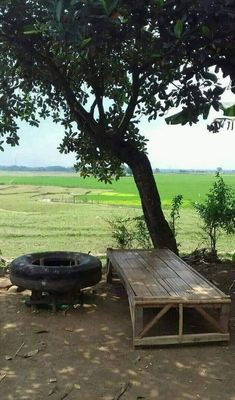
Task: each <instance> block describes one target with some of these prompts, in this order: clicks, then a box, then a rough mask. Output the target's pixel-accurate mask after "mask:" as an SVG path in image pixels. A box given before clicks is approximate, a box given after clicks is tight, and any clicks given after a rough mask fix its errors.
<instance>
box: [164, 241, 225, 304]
mask: <svg viewBox="0 0 235 400" xmlns="http://www.w3.org/2000/svg"><path fill="white" fill-rule="evenodd" d="M160 251H162V250H160ZM164 254H165V256H166V254H168V255H170V256H171V257H172V258H174V260H175V262H176V260H177V265H179V263H181V264H183V265H184V266H185V267H186V268H187V269H188V270H189V271H191V272H192V273H193V274H194V275H195V276H197V278H199V280H203V282H204V283H207V284H208V285H209V286H210V287H212V288H214V290H215V291H216V292H217V293H218V294H220V295H221V297H229V296H226V295H225V294H224V293H223V292H222V291H221V290H220V289H218V288H217V287H216V286H215V285H213V283H211V282H210V281H209V280H208V279H206V278H205V277H204V276H202V275H201V274H200V273H199V272H198V271H196V270H195V269H194V268H192V267H191V266H190V265H189V264H187V263H186V262H185V261H184V260H182V259H181V258H180V257H178V256H177V255H176V254H175V253H173V252H172V251H171V250H169V249H164ZM165 256H164V257H165Z"/></svg>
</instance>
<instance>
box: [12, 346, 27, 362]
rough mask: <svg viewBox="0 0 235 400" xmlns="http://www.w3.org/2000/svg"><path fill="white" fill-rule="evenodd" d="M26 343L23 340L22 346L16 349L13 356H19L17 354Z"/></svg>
mask: <svg viewBox="0 0 235 400" xmlns="http://www.w3.org/2000/svg"><path fill="white" fill-rule="evenodd" d="M24 345H25V343H24V342H23V343H21V345H20V347H19V348H18V349H17V350H16V352H15V354H14V356H13V358H15V357H16V356H17V354H19V352H20V350H21V349H22V347H24Z"/></svg>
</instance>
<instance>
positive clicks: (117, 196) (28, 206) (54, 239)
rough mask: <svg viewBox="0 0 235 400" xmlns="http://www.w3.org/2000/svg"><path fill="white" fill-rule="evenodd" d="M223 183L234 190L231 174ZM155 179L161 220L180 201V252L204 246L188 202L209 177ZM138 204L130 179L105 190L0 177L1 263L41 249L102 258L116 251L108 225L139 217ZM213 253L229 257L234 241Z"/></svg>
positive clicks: (225, 239) (88, 184)
mask: <svg viewBox="0 0 235 400" xmlns="http://www.w3.org/2000/svg"><path fill="white" fill-rule="evenodd" d="M224 179H225V181H226V183H228V184H230V185H231V186H233V187H234V188H235V175H225V176H224ZM156 180H157V182H158V186H159V190H160V193H161V197H162V203H163V207H164V210H165V213H166V216H168V215H169V205H170V203H171V199H172V197H173V196H174V195H175V194H182V195H183V196H184V207H183V208H182V212H181V218H180V222H179V234H178V238H177V239H178V242H179V243H180V244H181V246H180V251H181V253H185V252H189V251H192V250H194V249H195V248H198V247H199V248H201V247H206V246H207V243H206V242H205V240H203V239H202V237H201V235H200V231H201V230H200V221H199V219H198V217H197V215H196V213H195V211H194V209H193V208H192V202H193V201H195V200H200V199H203V197H204V196H205V193H206V192H207V191H208V189H209V187H210V185H211V183H212V182H213V180H214V177H213V175H196V174H194V175H193V174H191V175H189V174H188V175H186V174H179V175H176V174H159V175H157V177H156ZM87 192H89V193H87ZM77 200H78V201H79V202H77ZM108 204H109V205H108ZM138 204H139V198H138V195H137V193H136V189H135V185H134V182H133V179H132V178H131V177H126V178H122V179H121V180H120V181H118V182H114V183H113V185H108V186H106V185H104V184H103V183H99V182H97V181H95V180H94V179H92V178H89V179H86V180H84V179H82V178H80V177H79V176H77V175H68V176H67V175H66V176H59V175H55V176H48V175H43V176H36V175H35V176H29V175H23V174H22V175H21V176H20V175H9V176H7V175H2V176H0V249H1V251H2V254H3V256H4V257H6V258H12V257H16V256H18V255H21V254H25V253H28V252H35V251H46V250H47V251H49V250H68V251H69V250H70V251H84V252H88V251H91V252H92V253H93V254H96V255H104V254H105V251H106V248H107V247H111V246H115V243H114V241H113V239H112V237H111V228H110V226H109V224H108V222H107V220H109V219H112V218H115V217H120V216H123V217H129V216H137V215H140V214H141V209H140V207H138ZM218 250H219V252H220V254H223V255H226V254H228V255H231V254H232V253H233V252H234V251H235V241H234V237H232V236H225V235H223V236H222V235H221V237H220V239H219V243H218Z"/></svg>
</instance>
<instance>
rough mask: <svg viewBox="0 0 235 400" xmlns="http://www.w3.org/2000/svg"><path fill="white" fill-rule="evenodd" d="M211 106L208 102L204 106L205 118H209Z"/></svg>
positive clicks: (203, 114)
mask: <svg viewBox="0 0 235 400" xmlns="http://www.w3.org/2000/svg"><path fill="white" fill-rule="evenodd" d="M210 108H211V106H210V104H206V105H205V106H204V108H203V113H202V116H203V119H207V117H208V115H209V112H210Z"/></svg>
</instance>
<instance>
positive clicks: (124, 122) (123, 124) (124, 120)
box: [117, 68, 140, 134]
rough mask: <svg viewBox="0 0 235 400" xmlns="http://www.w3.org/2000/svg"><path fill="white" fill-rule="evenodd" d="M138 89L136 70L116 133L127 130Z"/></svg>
mask: <svg viewBox="0 0 235 400" xmlns="http://www.w3.org/2000/svg"><path fill="white" fill-rule="evenodd" d="M139 88H140V79H139V71H138V69H137V68H135V69H134V71H133V73H132V95H131V98H130V101H129V104H128V106H127V109H126V112H125V114H124V115H123V118H122V120H121V122H120V124H119V126H118V129H117V133H118V134H122V133H123V132H125V131H126V129H127V128H128V125H129V123H130V120H131V118H132V117H133V114H134V111H135V107H136V104H137V100H138V96H139Z"/></svg>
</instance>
